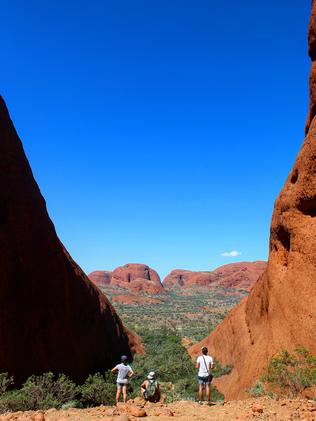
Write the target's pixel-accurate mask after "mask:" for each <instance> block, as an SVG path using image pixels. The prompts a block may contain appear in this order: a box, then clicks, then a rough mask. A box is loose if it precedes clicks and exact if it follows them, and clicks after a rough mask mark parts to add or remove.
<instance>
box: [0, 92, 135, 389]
mask: <svg viewBox="0 0 316 421" xmlns="http://www.w3.org/2000/svg"><path fill="white" fill-rule="evenodd" d="M0 157H1V160H0V197H1V201H0V344H1V346H0V372H6V371H8V372H9V373H10V374H12V375H14V378H15V380H16V383H17V384H18V383H21V382H22V381H23V380H25V378H26V377H28V376H30V375H31V374H38V373H42V372H46V371H53V372H55V373H65V374H68V375H70V376H71V377H72V378H73V379H75V380H76V381H82V380H83V379H84V378H85V377H86V376H87V375H88V374H89V373H94V372H97V371H100V372H102V371H104V370H105V369H107V368H109V367H111V366H113V364H114V363H116V362H117V360H118V359H119V356H120V355H121V354H122V353H124V354H127V355H129V356H131V353H132V350H133V349H134V350H135V349H136V348H138V349H139V347H140V344H139V342H138V339H137V337H136V336H134V335H133V334H131V333H128V331H127V330H125V328H124V327H123V325H122V323H121V320H120V319H119V317H118V316H117V314H116V312H115V310H114V308H113V307H112V305H111V304H110V303H109V301H108V300H107V298H106V297H105V296H104V295H103V294H102V293H101V292H100V291H99V290H98V289H97V288H96V287H95V286H94V285H93V284H92V283H91V282H90V281H89V279H88V278H87V277H86V275H85V274H84V273H83V271H82V270H81V269H80V267H79V266H78V265H77V264H76V263H75V262H74V261H73V260H72V259H71V257H70V256H69V254H68V253H67V251H66V250H65V248H64V247H63V245H62V244H61V242H60V240H59V239H58V237H57V235H56V232H55V228H54V225H53V223H52V222H51V220H50V218H49V216H48V213H47V210H46V205H45V201H44V199H43V197H42V195H41V193H40V190H39V188H38V186H37V184H36V182H35V180H34V178H33V175H32V171H31V168H30V166H29V163H28V161H27V158H26V157H25V154H24V151H23V147H22V144H21V141H20V139H19V137H18V135H17V133H16V131H15V129H14V126H13V124H12V122H11V120H10V117H9V114H8V111H7V108H6V106H5V103H4V101H3V99H2V98H1V97H0Z"/></svg>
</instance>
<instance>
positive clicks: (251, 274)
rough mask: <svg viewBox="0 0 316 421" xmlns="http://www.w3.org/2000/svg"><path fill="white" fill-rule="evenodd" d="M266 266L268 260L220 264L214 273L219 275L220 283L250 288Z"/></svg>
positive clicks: (231, 286) (227, 285)
mask: <svg viewBox="0 0 316 421" xmlns="http://www.w3.org/2000/svg"><path fill="white" fill-rule="evenodd" d="M266 268H267V262H264V261H260V260H259V261H255V262H237V263H230V264H228V265H224V266H220V267H219V268H217V269H215V270H214V273H215V274H216V275H218V276H219V279H218V281H217V282H218V285H222V286H224V287H228V288H242V289H246V290H250V289H251V288H252V286H253V285H254V284H255V282H256V281H257V280H258V278H259V276H260V275H261V274H262V273H263V272H264V271H265V269H266Z"/></svg>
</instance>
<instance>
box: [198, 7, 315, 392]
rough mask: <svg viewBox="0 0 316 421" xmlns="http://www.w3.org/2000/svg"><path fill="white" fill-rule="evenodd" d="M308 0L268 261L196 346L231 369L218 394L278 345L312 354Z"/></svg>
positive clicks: (259, 368)
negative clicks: (288, 163)
mask: <svg viewBox="0 0 316 421" xmlns="http://www.w3.org/2000/svg"><path fill="white" fill-rule="evenodd" d="M315 40H316V2H315V1H313V5H312V16H311V21H310V29H309V52H310V56H311V58H312V61H313V64H312V71H311V77H310V97H311V105H310V113H309V117H308V121H307V136H306V138H305V141H304V143H303V145H302V148H301V150H300V152H299V154H298V156H297V159H296V162H295V164H294V166H293V169H292V171H291V172H290V174H289V176H288V178H287V180H286V182H285V185H284V187H283V189H282V191H281V192H280V194H279V196H278V198H277V200H276V202H275V205H274V212H273V216H272V222H271V229H270V248H269V261H268V267H267V270H266V271H265V273H264V274H263V275H262V276H261V277H260V278H259V280H258V282H257V283H256V284H255V285H254V287H253V289H252V290H251V292H250V295H249V296H248V298H245V299H244V300H243V301H242V302H241V303H240V304H239V305H237V307H235V308H234V309H233V310H232V311H231V312H230V313H229V315H228V316H227V317H226V318H225V319H224V321H223V322H222V323H221V324H220V325H219V326H218V327H217V328H216V329H215V330H214V331H213V332H212V333H211V334H210V335H209V336H208V337H207V338H206V339H204V340H203V341H202V342H201V343H199V344H197V345H196V346H194V347H192V348H191V349H190V353H191V355H192V356H195V355H196V354H197V353H198V352H199V350H200V348H201V346H202V345H207V346H208V347H209V350H210V353H211V354H213V355H214V356H216V358H217V359H219V360H220V361H221V362H222V363H223V364H225V363H231V364H232V365H233V367H234V368H233V370H232V373H231V374H230V375H228V376H223V377H222V378H221V379H220V380H219V381H218V382H217V383H216V384H217V385H218V387H219V388H220V390H221V391H223V393H224V394H225V397H226V399H234V398H239V397H243V396H245V389H247V388H250V387H252V386H253V384H254V382H255V380H256V379H258V378H259V377H260V375H261V374H262V372H263V370H264V369H265V368H266V366H267V364H268V360H269V358H270V357H271V356H272V355H273V354H275V353H276V352H279V351H280V350H281V349H288V350H289V351H292V350H293V349H294V348H296V347H297V346H300V345H302V346H304V347H306V348H307V349H309V350H310V351H311V352H312V353H313V354H315V353H316V294H315V291H316V120H315V112H316V109H315V98H316V84H315V83H314V81H315V80H316V76H315V75H316V67H315V66H316V41H315Z"/></svg>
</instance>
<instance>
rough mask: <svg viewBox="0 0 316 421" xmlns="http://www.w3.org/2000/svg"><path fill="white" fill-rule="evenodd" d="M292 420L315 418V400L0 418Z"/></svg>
mask: <svg viewBox="0 0 316 421" xmlns="http://www.w3.org/2000/svg"><path fill="white" fill-rule="evenodd" d="M143 417H146V418H144V419H146V420H148V421H158V420H159V421H174V420H177V419H178V420H179V421H191V420H196V421H250V420H265V421H292V420H293V421H294V420H307V421H315V420H316V402H314V401H308V400H303V399H300V400H299V399H294V400H290V399H280V400H278V401H277V400H273V399H271V398H266V397H264V398H256V399H247V400H242V401H230V402H224V403H218V404H215V405H212V406H208V405H206V404H203V405H199V404H198V403H196V402H193V401H192V402H191V401H179V402H174V403H172V404H168V405H165V404H161V403H158V404H151V403H147V404H145V405H144V404H143V403H142V400H141V399H135V400H134V401H129V402H128V403H127V404H126V405H124V404H119V405H118V408H116V407H107V406H100V407H97V408H90V409H69V410H55V409H50V410H48V411H37V412H32V411H28V412H24V413H23V412H16V413H12V414H6V415H2V417H0V421H9V420H10V421H136V420H140V419H142V418H143Z"/></svg>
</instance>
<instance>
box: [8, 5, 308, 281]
mask: <svg viewBox="0 0 316 421" xmlns="http://www.w3.org/2000/svg"><path fill="white" fill-rule="evenodd" d="M309 8H310V1H307V0H306V1H294V0H292V1H289V0H278V1H275V0H266V1H265V2H258V1H253V0H241V1H238V2H237V1H236V0H226V1H225V2H223V1H218V0H216V1H215V0H194V1H193V0H134V1H130V0H122V1H118V0H98V1H97V0H89V1H82V0H76V1H74V0H67V1H61V0H54V1H52V0H48V1H42V0H30V1H25V0H11V1H9V2H3V4H2V5H1V15H2V19H1V28H0V46H1V68H0V73H1V81H2V92H1V93H2V94H3V96H4V98H5V99H6V101H7V104H8V107H9V109H10V112H11V116H12V118H13V120H14V123H15V125H16V128H17V130H18V132H19V134H20V137H21V139H22V141H23V143H24V147H25V150H26V153H27V156H28V158H29V161H30V163H31V165H32V168H33V172H34V175H35V177H36V180H37V182H38V183H39V186H40V188H41V191H42V193H43V195H44V197H45V199H46V201H47V206H48V210H49V213H50V215H51V217H52V219H53V221H54V223H55V226H56V229H57V232H58V234H59V236H60V238H61V240H62V241H63V242H64V244H65V245H66V247H67V248H68V250H69V251H70V253H71V254H72V256H73V257H74V259H75V260H76V261H77V262H78V263H79V265H80V266H81V267H82V268H83V269H84V270H85V271H86V272H90V271H92V270H94V269H113V268H114V267H116V266H118V265H121V264H124V263H128V262H142V263H147V264H149V265H150V266H152V267H153V268H155V269H156V270H157V271H158V272H159V273H160V275H161V276H164V275H166V274H167V273H168V272H169V271H170V270H171V269H174V268H186V269H192V270H203V269H204V270H209V269H212V268H214V267H216V266H219V265H221V264H225V263H228V262H233V261H238V260H255V259H266V258H267V254H268V237H269V224H270V219H271V214H272V208H273V202H274V200H275V198H276V195H277V193H278V192H279V190H280V189H281V187H282V185H283V183H284V181H285V179H286V176H287V174H288V172H289V170H290V168H291V166H292V164H293V162H294V159H295V156H296V154H297V152H298V150H299V148H300V145H301V143H302V141H303V132H304V123H305V117H306V113H307V108H308V73H309V66H310V61H309V59H308V56H307V25H308V18H309ZM232 250H237V251H238V252H241V253H242V254H241V255H240V256H236V257H223V256H221V253H223V252H230V251H232Z"/></svg>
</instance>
